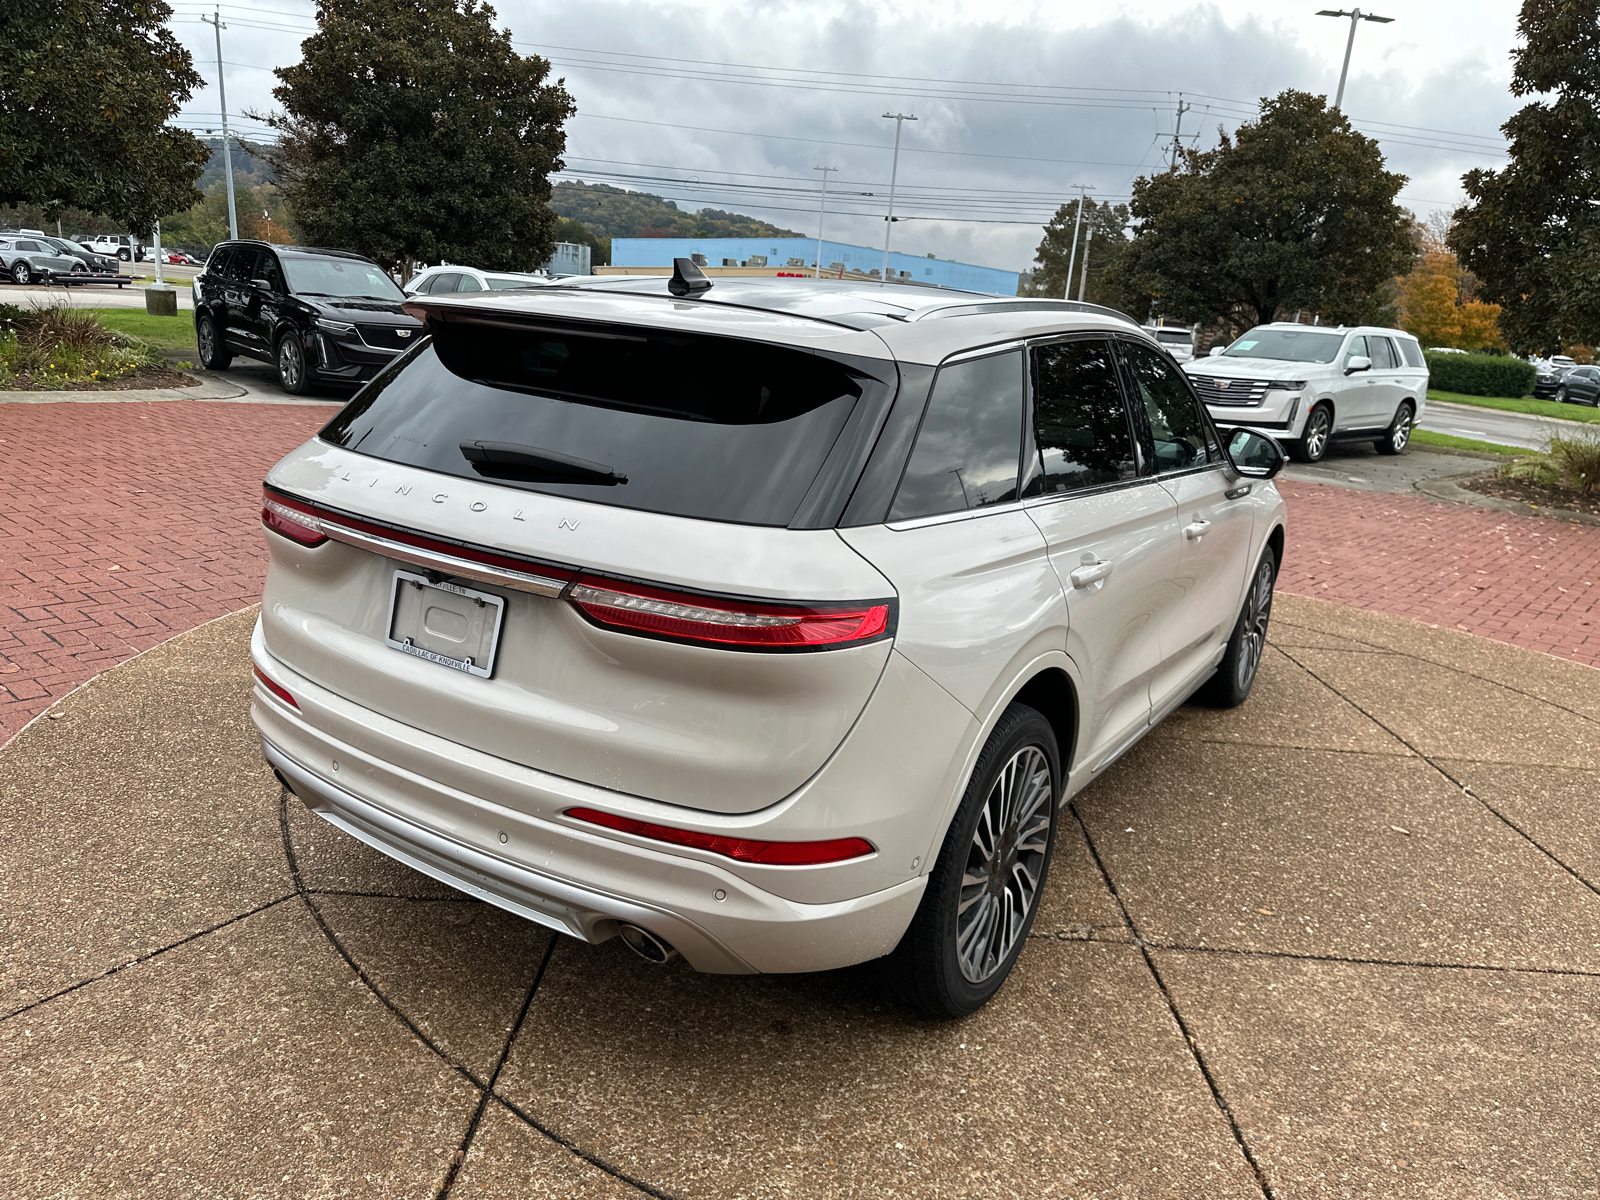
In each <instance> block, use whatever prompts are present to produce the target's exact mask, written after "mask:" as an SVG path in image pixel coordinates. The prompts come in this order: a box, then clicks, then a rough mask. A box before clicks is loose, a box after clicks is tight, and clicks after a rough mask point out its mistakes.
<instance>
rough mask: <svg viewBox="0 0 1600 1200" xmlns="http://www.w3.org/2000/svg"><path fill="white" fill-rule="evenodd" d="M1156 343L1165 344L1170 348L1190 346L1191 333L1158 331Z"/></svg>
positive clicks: (1178, 330) (1179, 330)
mask: <svg viewBox="0 0 1600 1200" xmlns="http://www.w3.org/2000/svg"><path fill="white" fill-rule="evenodd" d="M1156 341H1158V342H1165V343H1166V344H1167V345H1169V346H1180V345H1181V346H1187V345H1189V344H1190V343H1189V331H1188V330H1187V329H1158V330H1156Z"/></svg>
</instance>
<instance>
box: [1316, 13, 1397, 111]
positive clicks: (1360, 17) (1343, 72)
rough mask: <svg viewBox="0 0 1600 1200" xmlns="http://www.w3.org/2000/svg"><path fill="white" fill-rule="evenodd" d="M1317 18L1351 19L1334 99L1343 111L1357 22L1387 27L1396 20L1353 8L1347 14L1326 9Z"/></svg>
mask: <svg viewBox="0 0 1600 1200" xmlns="http://www.w3.org/2000/svg"><path fill="white" fill-rule="evenodd" d="M1317 16H1319V17H1349V18H1350V36H1349V37H1348V38H1347V39H1346V40H1345V43H1344V66H1343V67H1342V68H1340V70H1339V91H1338V94H1337V95H1335V96H1334V98H1333V106H1334V107H1335V108H1338V109H1343V107H1344V80H1345V76H1347V75H1348V74H1350V49H1351V47H1353V46H1354V45H1355V44H1356V22H1357V21H1373V22H1375V23H1377V24H1379V25H1387V24H1389V23H1390V22H1391V21H1393V20H1394V18H1393V17H1379V16H1374V15H1373V14H1372V13H1364V12H1362V11H1361V10H1360V9H1359V8H1352V9H1351V10H1350V11H1349V12H1346V11H1345V10H1344V9H1342V8H1341V9H1338V10H1334V9H1331V8H1324V9H1323V10H1322V11H1320V12H1319V13H1317Z"/></svg>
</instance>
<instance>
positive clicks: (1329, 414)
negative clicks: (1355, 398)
mask: <svg viewBox="0 0 1600 1200" xmlns="http://www.w3.org/2000/svg"><path fill="white" fill-rule="evenodd" d="M1332 444H1333V409H1331V408H1329V407H1328V406H1327V405H1326V404H1319V405H1317V406H1316V407H1315V408H1313V409H1312V410H1311V413H1310V415H1309V416H1307V417H1306V427H1305V428H1304V429H1303V430H1301V431H1300V436H1299V437H1298V438H1296V439H1295V440H1294V441H1292V442H1290V443H1289V457H1290V458H1292V459H1294V460H1295V462H1303V463H1314V462H1321V461H1322V460H1323V459H1325V458H1327V457H1328V447H1329V446H1330V445H1332Z"/></svg>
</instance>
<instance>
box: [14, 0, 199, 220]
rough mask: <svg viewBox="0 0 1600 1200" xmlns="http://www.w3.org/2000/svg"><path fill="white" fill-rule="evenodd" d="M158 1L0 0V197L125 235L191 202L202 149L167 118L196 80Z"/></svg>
mask: <svg viewBox="0 0 1600 1200" xmlns="http://www.w3.org/2000/svg"><path fill="white" fill-rule="evenodd" d="M171 16H172V9H171V8H170V7H169V6H168V5H166V4H165V3H163V2H162V0H5V3H4V4H3V5H0V47H4V65H3V66H0V204H21V205H28V204H35V205H39V206H40V207H41V208H43V210H44V213H45V217H46V219H47V220H51V221H53V220H55V219H56V217H57V216H59V215H60V214H61V213H62V212H63V211H64V210H65V209H67V208H69V207H72V208H77V209H87V210H89V211H92V212H98V213H103V214H105V215H106V216H108V217H110V218H112V219H113V220H115V221H117V222H119V223H120V224H122V226H123V227H124V228H126V229H128V230H131V231H132V232H134V233H137V234H143V233H145V232H146V231H147V230H148V229H149V228H150V226H151V225H152V224H153V223H154V221H155V220H156V218H157V217H159V216H160V215H161V214H162V213H165V212H172V211H174V210H176V209H181V208H187V207H189V205H191V204H193V203H194V202H195V201H197V200H198V199H199V198H200V197H199V193H198V192H196V191H195V187H194V181H195V180H196V179H197V178H198V177H199V175H200V171H201V168H202V167H203V166H204V165H205V160H206V154H205V148H204V147H203V146H202V145H201V144H200V141H199V139H198V138H196V137H195V136H194V134H192V133H188V132H185V131H184V130H180V129H173V128H171V127H169V126H168V125H167V123H166V122H167V120H168V118H170V117H171V116H173V114H175V113H176V112H177V111H178V109H179V108H180V107H181V106H182V104H183V102H184V101H186V100H188V99H189V97H190V95H191V94H192V93H193V91H194V89H195V88H197V87H199V86H200V85H201V79H200V76H199V75H197V74H196V73H195V70H194V64H193V63H192V62H191V61H190V58H189V52H188V51H187V50H185V49H184V48H183V47H182V46H181V45H180V44H179V43H178V40H177V39H176V38H174V37H173V36H172V32H171V31H170V30H168V29H166V28H164V25H165V23H166V21H167V20H168V19H169V18H170V17H171Z"/></svg>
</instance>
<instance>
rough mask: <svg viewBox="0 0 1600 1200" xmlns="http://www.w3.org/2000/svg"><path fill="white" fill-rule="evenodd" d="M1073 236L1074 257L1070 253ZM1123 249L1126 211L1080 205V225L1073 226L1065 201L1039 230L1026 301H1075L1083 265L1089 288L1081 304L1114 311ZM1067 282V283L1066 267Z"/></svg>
mask: <svg viewBox="0 0 1600 1200" xmlns="http://www.w3.org/2000/svg"><path fill="white" fill-rule="evenodd" d="M1074 234H1076V237H1077V246H1078V253H1077V256H1076V261H1074V260H1073V259H1074V256H1073V253H1072V245H1073V237H1074ZM1127 248H1128V206H1127V205H1126V204H1116V205H1113V204H1111V203H1110V202H1109V201H1101V202H1096V201H1095V200H1093V199H1092V198H1086V199H1085V200H1084V201H1083V221H1082V224H1081V226H1080V224H1079V221H1078V202H1077V201H1076V200H1069V201H1068V202H1067V203H1065V204H1063V205H1062V206H1061V207H1060V208H1058V209H1057V210H1056V215H1055V216H1053V217H1051V218H1050V222H1049V224H1047V225H1046V226H1045V227H1044V237H1043V238H1042V239H1041V240H1040V242H1039V249H1038V250H1037V251H1036V252H1035V254H1034V258H1033V261H1034V269H1033V284H1032V288H1031V290H1030V293H1029V294H1030V295H1034V296H1055V297H1057V298H1061V297H1065V298H1068V299H1072V300H1076V299H1077V298H1078V288H1079V286H1080V285H1081V284H1082V283H1083V280H1084V267H1085V263H1087V265H1088V272H1089V275H1088V279H1089V288H1088V291H1087V292H1085V293H1084V299H1085V300H1087V301H1088V302H1089V303H1091V304H1105V305H1112V306H1115V305H1116V304H1117V303H1118V301H1119V299H1120V297H1119V295H1118V292H1117V284H1116V273H1117V270H1118V268H1119V267H1120V266H1121V265H1122V261H1123V256H1124V254H1125V253H1126V251H1127ZM1069 266H1070V267H1071V270H1072V279H1071V280H1070V282H1069V281H1068V279H1067V270H1068V267H1069Z"/></svg>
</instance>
